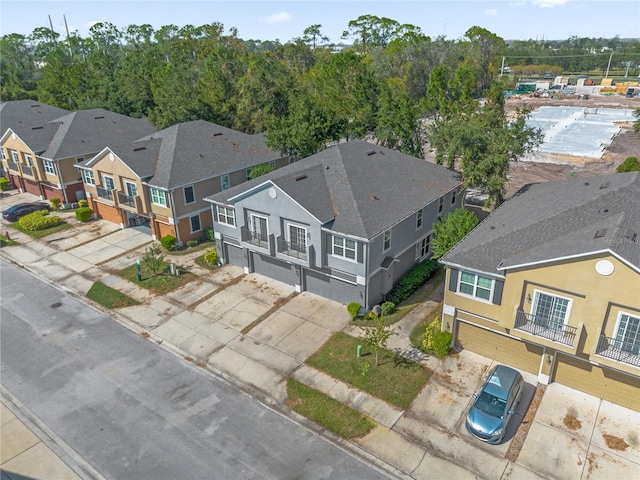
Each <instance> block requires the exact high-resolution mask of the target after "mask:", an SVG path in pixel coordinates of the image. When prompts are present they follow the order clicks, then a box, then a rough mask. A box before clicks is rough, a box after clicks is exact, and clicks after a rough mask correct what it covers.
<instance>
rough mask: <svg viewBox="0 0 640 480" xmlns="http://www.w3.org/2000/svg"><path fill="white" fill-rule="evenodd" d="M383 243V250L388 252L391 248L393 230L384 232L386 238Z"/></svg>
mask: <svg viewBox="0 0 640 480" xmlns="http://www.w3.org/2000/svg"><path fill="white" fill-rule="evenodd" d="M382 243H383V245H382V251H383V252H386V251H387V250H389V249H390V248H391V230H387V231H386V232H384V240H383V242H382Z"/></svg>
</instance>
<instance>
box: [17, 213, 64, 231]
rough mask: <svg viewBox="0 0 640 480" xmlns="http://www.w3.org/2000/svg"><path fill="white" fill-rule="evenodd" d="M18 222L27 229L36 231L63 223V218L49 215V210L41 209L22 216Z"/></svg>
mask: <svg viewBox="0 0 640 480" xmlns="http://www.w3.org/2000/svg"><path fill="white" fill-rule="evenodd" d="M18 223H19V224H20V226H21V227H22V228H24V229H25V230H26V231H28V232H35V231H38V230H45V229H47V228H51V227H55V226H56V225H59V224H61V223H62V219H61V218H60V217H56V216H55V215H49V212H48V211H47V210H40V211H38V212H33V213H29V214H28V215H25V216H24V217H21V218H20V220H18Z"/></svg>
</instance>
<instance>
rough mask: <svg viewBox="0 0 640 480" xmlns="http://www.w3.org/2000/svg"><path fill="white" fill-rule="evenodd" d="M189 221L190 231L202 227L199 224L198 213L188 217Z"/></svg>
mask: <svg viewBox="0 0 640 480" xmlns="http://www.w3.org/2000/svg"><path fill="white" fill-rule="evenodd" d="M189 221H190V222H191V233H194V232H199V231H200V230H202V227H201V226H200V215H194V216H193V217H189Z"/></svg>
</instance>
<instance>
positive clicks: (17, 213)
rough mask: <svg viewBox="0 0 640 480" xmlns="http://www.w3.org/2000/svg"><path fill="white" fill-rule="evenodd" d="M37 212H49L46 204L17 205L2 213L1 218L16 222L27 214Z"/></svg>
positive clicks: (49, 208)
mask: <svg viewBox="0 0 640 480" xmlns="http://www.w3.org/2000/svg"><path fill="white" fill-rule="evenodd" d="M39 210H49V211H50V210H51V207H50V206H49V205H48V204H46V203H17V204H15V205H14V206H12V207H9V208H7V209H6V210H5V211H4V212H2V218H4V219H5V220H8V221H10V222H15V221H17V220H18V219H19V218H20V217H24V216H25V215H27V214H28V213H33V212H37V211H39Z"/></svg>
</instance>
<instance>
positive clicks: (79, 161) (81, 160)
mask: <svg viewBox="0 0 640 480" xmlns="http://www.w3.org/2000/svg"><path fill="white" fill-rule="evenodd" d="M82 162H84V157H78V158H76V163H82Z"/></svg>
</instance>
